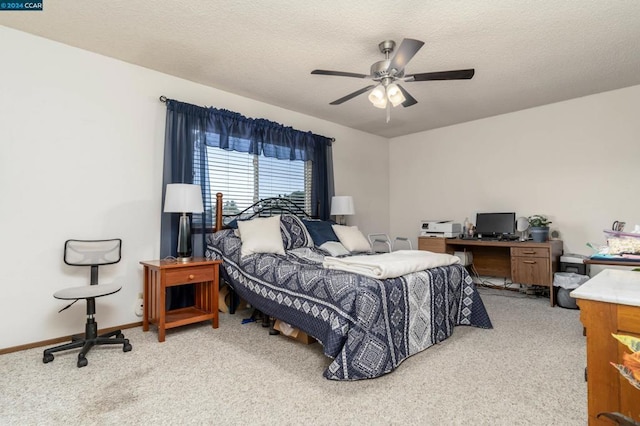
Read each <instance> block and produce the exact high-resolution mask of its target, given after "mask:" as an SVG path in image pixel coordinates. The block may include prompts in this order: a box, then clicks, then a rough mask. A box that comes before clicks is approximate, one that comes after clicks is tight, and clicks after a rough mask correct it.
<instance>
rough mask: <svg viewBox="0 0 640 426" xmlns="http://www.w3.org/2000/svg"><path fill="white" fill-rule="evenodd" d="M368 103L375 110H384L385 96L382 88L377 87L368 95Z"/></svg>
mask: <svg viewBox="0 0 640 426" xmlns="http://www.w3.org/2000/svg"><path fill="white" fill-rule="evenodd" d="M369 101H371V103H372V104H373V106H374V107H376V108H384V107H386V106H387V94H386V92H385V90H384V86H382V85H380V84H379V85H377V86H376V87H375V88H374V89H373V90H372V91H371V93H369Z"/></svg>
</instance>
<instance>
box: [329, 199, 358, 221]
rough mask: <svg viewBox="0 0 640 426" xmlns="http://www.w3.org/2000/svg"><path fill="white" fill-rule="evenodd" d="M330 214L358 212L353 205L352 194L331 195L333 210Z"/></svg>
mask: <svg viewBox="0 0 640 426" xmlns="http://www.w3.org/2000/svg"><path fill="white" fill-rule="evenodd" d="M329 214H330V215H332V216H345V215H351V214H356V210H355V208H354V207H353V197H352V196H350V195H337V196H335V197H331V212H330V213H329Z"/></svg>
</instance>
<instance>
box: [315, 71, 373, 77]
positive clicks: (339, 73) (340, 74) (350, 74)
mask: <svg viewBox="0 0 640 426" xmlns="http://www.w3.org/2000/svg"><path fill="white" fill-rule="evenodd" d="M311 74H320V75H335V76H338V77H355V78H367V77H369V76H368V75H365V74H358V73H355V72H344V71H329V70H313V71H311Z"/></svg>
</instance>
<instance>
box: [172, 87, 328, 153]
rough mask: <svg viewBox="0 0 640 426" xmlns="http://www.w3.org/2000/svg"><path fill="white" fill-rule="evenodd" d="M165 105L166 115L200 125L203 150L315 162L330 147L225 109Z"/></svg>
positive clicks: (305, 134)
mask: <svg viewBox="0 0 640 426" xmlns="http://www.w3.org/2000/svg"><path fill="white" fill-rule="evenodd" d="M166 104H167V111H170V112H175V113H178V114H185V115H187V116H189V117H192V118H193V119H196V120H197V121H199V122H200V126H199V127H200V128H201V129H202V130H204V132H205V135H204V140H203V141H204V143H205V144H206V145H207V146H213V147H218V148H222V149H226V150H230V151H238V152H247V153H251V154H255V155H264V156H266V157H274V158H278V159H280V160H291V161H293V160H300V161H313V162H316V161H317V158H318V154H317V152H318V151H324V149H325V148H326V147H327V146H331V143H332V139H331V138H327V137H324V136H321V135H315V134H313V133H311V132H304V131H301V130H296V129H294V128H292V127H287V126H283V125H282V124H279V123H276V122H273V121H269V120H266V119H263V118H249V117H245V116H244V115H242V114H240V113H237V112H233V111H229V110H225V109H218V108H213V107H200V106H197V105H192V104H187V103H184V102H180V101H176V100H173V99H167V101H166Z"/></svg>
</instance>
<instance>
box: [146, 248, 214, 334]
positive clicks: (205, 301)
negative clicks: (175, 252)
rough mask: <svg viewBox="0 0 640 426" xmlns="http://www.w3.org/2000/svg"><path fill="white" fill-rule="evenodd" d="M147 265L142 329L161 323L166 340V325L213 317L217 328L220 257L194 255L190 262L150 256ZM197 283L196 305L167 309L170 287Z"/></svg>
mask: <svg viewBox="0 0 640 426" xmlns="http://www.w3.org/2000/svg"><path fill="white" fill-rule="evenodd" d="M140 263H141V264H142V265H143V266H144V314H143V319H142V330H143V331H149V323H153V324H156V326H157V327H158V341H159V342H164V337H165V330H166V329H167V328H173V327H180V326H181V325H186V324H192V323H194V322H200V321H207V320H211V323H212V326H213V328H218V272H219V271H218V269H219V266H220V264H221V263H222V261H221V260H207V259H204V258H193V259H192V260H190V261H188V262H176V261H175V260H148V261H144V262H140ZM186 284H195V297H194V304H193V306H189V307H187V308H180V309H174V310H171V311H167V310H166V308H165V306H166V294H167V287H173V286H180V285H186Z"/></svg>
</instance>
